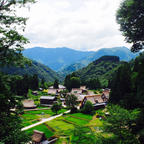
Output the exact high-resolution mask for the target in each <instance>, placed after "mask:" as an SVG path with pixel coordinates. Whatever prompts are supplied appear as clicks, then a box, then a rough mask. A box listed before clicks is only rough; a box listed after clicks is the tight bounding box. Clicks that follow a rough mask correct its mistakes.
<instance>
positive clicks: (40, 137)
mask: <svg viewBox="0 0 144 144" xmlns="http://www.w3.org/2000/svg"><path fill="white" fill-rule="evenodd" d="M44 140H46V137H45V134H44V133H43V132H41V131H37V130H34V134H33V135H32V141H33V142H36V143H39V142H42V141H44Z"/></svg>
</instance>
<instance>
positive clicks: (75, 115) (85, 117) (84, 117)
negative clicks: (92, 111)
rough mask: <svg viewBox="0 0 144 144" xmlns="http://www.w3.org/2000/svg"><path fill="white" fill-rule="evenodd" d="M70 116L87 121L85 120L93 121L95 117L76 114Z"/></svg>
mask: <svg viewBox="0 0 144 144" xmlns="http://www.w3.org/2000/svg"><path fill="white" fill-rule="evenodd" d="M70 116H74V117H77V118H80V119H85V120H92V118H93V116H92V115H86V114H83V113H74V114H70Z"/></svg>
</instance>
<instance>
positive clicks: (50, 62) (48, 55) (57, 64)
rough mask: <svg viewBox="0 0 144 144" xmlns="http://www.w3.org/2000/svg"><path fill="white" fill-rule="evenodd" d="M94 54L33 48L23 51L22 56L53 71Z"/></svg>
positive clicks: (71, 50) (62, 49) (67, 49)
mask: <svg viewBox="0 0 144 144" xmlns="http://www.w3.org/2000/svg"><path fill="white" fill-rule="evenodd" d="M93 53H94V52H82V51H77V50H73V49H69V48H65V47H63V48H42V47H34V48H30V49H26V50H24V51H23V55H24V56H25V57H27V58H30V59H32V60H35V61H38V62H40V63H42V64H44V65H46V66H48V67H50V68H51V69H53V70H55V71H59V70H60V69H62V68H63V67H65V66H67V65H70V64H73V63H76V62H77V61H78V60H80V59H82V58H84V57H86V56H88V55H91V54H93Z"/></svg>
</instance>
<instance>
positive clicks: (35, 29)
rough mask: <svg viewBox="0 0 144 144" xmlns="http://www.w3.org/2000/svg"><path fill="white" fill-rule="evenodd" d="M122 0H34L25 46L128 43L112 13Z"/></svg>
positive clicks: (79, 46)
mask: <svg viewBox="0 0 144 144" xmlns="http://www.w3.org/2000/svg"><path fill="white" fill-rule="evenodd" d="M121 1H122V0H37V3H36V4H34V5H32V6H31V8H30V11H28V10H27V11H23V10H21V13H23V14H25V15H26V16H28V17H29V20H28V22H27V26H26V31H25V36H26V37H27V38H29V40H30V42H31V43H30V44H29V45H27V47H34V46H42V47H48V48H55V47H69V48H73V49H76V50H82V51H86V50H89V51H90V50H93V51H94V50H98V49H100V48H110V47H115V46H127V47H129V45H128V44H127V43H125V41H124V37H122V35H121V32H120V31H119V25H118V24H117V23H116V20H115V15H116V10H117V9H118V7H119V5H120V2H121Z"/></svg>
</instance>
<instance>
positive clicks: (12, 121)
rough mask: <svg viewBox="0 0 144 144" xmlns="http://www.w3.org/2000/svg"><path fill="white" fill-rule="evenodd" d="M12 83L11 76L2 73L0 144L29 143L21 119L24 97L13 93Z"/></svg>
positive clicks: (0, 88)
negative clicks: (0, 143) (22, 129)
mask: <svg viewBox="0 0 144 144" xmlns="http://www.w3.org/2000/svg"><path fill="white" fill-rule="evenodd" d="M12 82H13V79H11V77H10V76H8V75H3V74H1V73H0V102H1V105H0V131H1V132H0V142H2V143H15V144H18V143H21V142H25V141H27V138H26V137H27V136H26V135H25V134H24V132H22V131H21V128H22V126H21V120H20V117H19V114H20V112H21V111H22V109H21V108H22V105H21V100H22V97H20V96H15V94H14V93H12V90H11V88H12V87H11V83H12ZM12 109H15V111H13V110H12Z"/></svg>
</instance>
